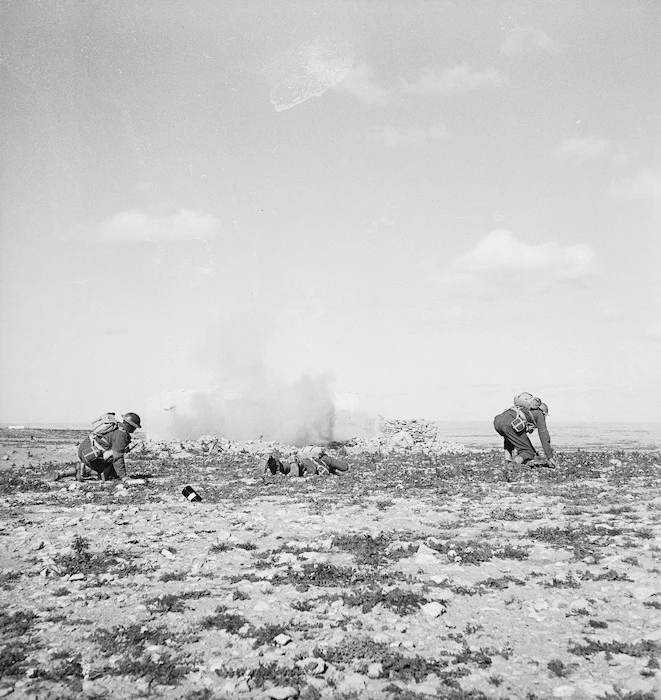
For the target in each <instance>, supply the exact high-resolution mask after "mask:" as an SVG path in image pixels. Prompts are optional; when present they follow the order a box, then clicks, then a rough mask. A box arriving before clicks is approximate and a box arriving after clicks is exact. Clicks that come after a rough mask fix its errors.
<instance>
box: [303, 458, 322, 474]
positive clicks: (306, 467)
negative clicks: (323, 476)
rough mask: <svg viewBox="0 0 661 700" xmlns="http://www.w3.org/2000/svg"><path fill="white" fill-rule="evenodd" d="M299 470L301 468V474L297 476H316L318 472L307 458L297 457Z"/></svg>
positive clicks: (311, 460)
mask: <svg viewBox="0 0 661 700" xmlns="http://www.w3.org/2000/svg"><path fill="white" fill-rule="evenodd" d="M298 463H299V468H300V467H302V472H303V473H302V474H299V476H303V475H305V476H310V475H311V474H318V473H319V470H318V468H317V465H316V463H315V461H314V460H313V459H310V458H309V457H299V458H298Z"/></svg>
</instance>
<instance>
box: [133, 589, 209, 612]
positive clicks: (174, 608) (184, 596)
mask: <svg viewBox="0 0 661 700" xmlns="http://www.w3.org/2000/svg"><path fill="white" fill-rule="evenodd" d="M210 595H211V593H210V592H209V591H184V592H183V593H166V594H164V595H161V596H156V597H155V598H149V599H147V600H146V601H145V605H146V606H147V609H148V610H150V611H151V612H156V613H168V612H176V613H182V612H184V610H185V609H186V606H185V601H187V600H197V599H199V598H205V597H207V596H210Z"/></svg>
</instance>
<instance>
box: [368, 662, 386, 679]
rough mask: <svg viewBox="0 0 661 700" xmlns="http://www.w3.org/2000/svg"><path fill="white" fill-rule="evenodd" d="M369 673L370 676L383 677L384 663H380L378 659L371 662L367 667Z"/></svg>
mask: <svg viewBox="0 0 661 700" xmlns="http://www.w3.org/2000/svg"><path fill="white" fill-rule="evenodd" d="M367 675H368V677H369V678H381V676H382V675H383V664H381V663H378V662H377V661H375V662H373V663H371V664H370V665H369V666H368V667H367Z"/></svg>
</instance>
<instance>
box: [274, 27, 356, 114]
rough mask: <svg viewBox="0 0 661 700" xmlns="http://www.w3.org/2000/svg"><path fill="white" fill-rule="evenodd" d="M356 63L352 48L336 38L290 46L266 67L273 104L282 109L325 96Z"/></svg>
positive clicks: (276, 108)
mask: <svg viewBox="0 0 661 700" xmlns="http://www.w3.org/2000/svg"><path fill="white" fill-rule="evenodd" d="M352 62H353V56H352V50H351V47H350V46H348V45H347V44H345V43H344V42H343V41H338V40H337V39H335V38H333V37H329V38H328V39H327V40H326V41H323V42H320V43H313V42H303V43H301V44H296V45H292V46H290V47H288V48H287V49H286V50H285V51H282V52H281V53H280V54H278V55H277V56H275V57H274V58H273V59H272V60H271V61H270V63H269V64H268V65H267V66H266V67H265V73H266V77H267V80H268V82H269V84H270V86H271V90H270V92H269V99H270V102H271V104H272V105H273V106H274V107H275V110H276V112H282V111H283V110H286V109H291V108H292V107H294V106H295V105H298V104H301V102H305V101H306V100H309V99H310V98H312V97H319V96H320V95H323V94H324V93H325V92H326V91H327V90H328V89H330V88H332V87H333V86H334V85H336V84H337V83H338V82H340V81H341V80H343V79H344V78H345V76H346V75H347V73H348V72H349V71H350V69H351V65H352Z"/></svg>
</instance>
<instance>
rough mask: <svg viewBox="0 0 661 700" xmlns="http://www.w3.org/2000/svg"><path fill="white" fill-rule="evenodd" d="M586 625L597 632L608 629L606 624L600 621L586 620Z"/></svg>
mask: <svg viewBox="0 0 661 700" xmlns="http://www.w3.org/2000/svg"><path fill="white" fill-rule="evenodd" d="M588 625H590V627H593V628H594V629H597V630H605V629H606V628H607V627H608V623H607V622H602V621H601V620H588Z"/></svg>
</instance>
